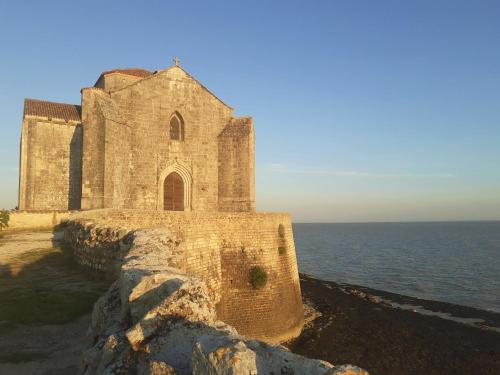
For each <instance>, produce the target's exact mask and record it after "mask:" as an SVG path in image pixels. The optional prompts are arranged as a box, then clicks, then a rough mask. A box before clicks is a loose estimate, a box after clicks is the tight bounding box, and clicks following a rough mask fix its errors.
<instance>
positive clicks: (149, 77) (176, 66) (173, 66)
mask: <svg viewBox="0 0 500 375" xmlns="http://www.w3.org/2000/svg"><path fill="white" fill-rule="evenodd" d="M173 68H179V69H180V70H182V71H183V72H184V73H186V75H187V76H188V77H189V78H191V79H192V80H194V81H195V82H196V83H198V84H199V85H200V86H201V87H202V88H203V89H204V90H205V91H207V92H208V93H209V94H210V95H212V96H213V97H214V98H215V99H217V100H218V101H219V102H221V103H222V104H224V105H225V106H226V107H228V108H230V109H234V108H233V107H231V106H230V105H228V104H226V103H225V102H224V101H223V100H222V99H221V98H219V97H218V96H217V95H215V94H214V93H213V92H212V91H210V90H209V89H208V88H207V87H206V86H205V85H203V84H202V83H201V82H200V81H199V80H198V79H196V78H195V77H194V76H192V75H191V74H189V73H188V72H187V71H186V70H185V69H184V68H182V67H181V66H179V65H172V66H169V67H168V68H165V69H162V70H157V71H155V72H154V73H152V74H151V75H149V76H147V77H144V78H143V79H140V80H138V81H135V82H132V83H131V84H130V85H127V86H123V87H121V88H119V89H118V90H114V91H111V92H110V93H111V94H114V93H115V92H119V91H121V90H124V89H126V88H129V87H131V86H133V85H137V84H139V83H140V82H143V81H144V80H146V79H151V78H153V77H155V76H156V75H157V74H161V73H164V72H167V71H169V70H170V69H173ZM99 78H100V77H99Z"/></svg>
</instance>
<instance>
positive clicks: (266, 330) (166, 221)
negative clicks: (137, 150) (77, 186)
mask: <svg viewBox="0 0 500 375" xmlns="http://www.w3.org/2000/svg"><path fill="white" fill-rule="evenodd" d="M158 227H159V228H165V229H168V231H169V233H170V234H171V236H170V237H169V239H168V241H170V242H169V244H161V243H157V244H156V246H158V247H159V248H160V251H161V247H162V246H167V245H169V246H170V245H172V246H173V247H174V248H175V251H176V254H177V256H176V259H175V264H170V265H169V266H172V265H174V266H175V267H176V268H178V269H180V270H182V271H183V272H186V273H187V274H189V275H193V276H196V277H197V278H199V279H201V280H203V281H204V282H205V284H206V285H207V286H208V292H209V294H210V295H211V298H213V300H214V301H215V303H216V311H217V317H218V319H220V320H223V321H224V322H226V323H227V324H230V325H232V326H234V327H235V328H236V329H237V330H238V332H239V333H240V334H243V335H246V336H250V337H253V338H258V339H261V340H264V341H267V342H271V343H276V342H282V341H285V340H288V339H290V338H293V337H296V336H297V335H298V334H299V333H300V331H301V329H302V325H303V310H302V300H301V292H300V284H299V277H298V269H297V260H296V255H295V246H294V240H293V233H292V226H291V220H290V216H289V215H288V214H281V213H200V212H162V211H143V210H140V211H139V210H93V211H84V212H80V213H78V214H76V215H74V216H72V218H71V219H70V222H69V224H68V227H67V229H66V239H67V241H68V242H70V243H71V245H72V247H73V248H74V254H75V256H76V258H77V260H78V261H79V262H80V263H81V264H82V265H85V266H88V267H91V268H93V269H96V270H100V271H104V272H106V273H107V274H108V275H110V276H111V277H113V278H116V277H118V275H119V273H120V267H121V263H122V260H123V256H124V254H126V253H127V251H128V249H129V248H130V246H131V245H132V243H133V241H134V236H133V234H132V233H133V232H134V231H135V230H138V229H142V228H158ZM255 266H259V267H262V269H264V270H265V272H266V274H267V283H266V285H265V286H264V287H263V288H261V289H255V288H254V287H253V286H252V284H251V282H250V270H251V269H252V267H255Z"/></svg>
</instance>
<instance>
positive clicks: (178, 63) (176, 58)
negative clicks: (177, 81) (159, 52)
mask: <svg viewBox="0 0 500 375" xmlns="http://www.w3.org/2000/svg"><path fill="white" fill-rule="evenodd" d="M174 64H175V66H179V65H180V64H181V61H180V60H179V58H178V57H177V56H176V57H174Z"/></svg>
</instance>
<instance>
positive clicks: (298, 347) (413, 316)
mask: <svg viewBox="0 0 500 375" xmlns="http://www.w3.org/2000/svg"><path fill="white" fill-rule="evenodd" d="M300 279H301V288H302V293H303V297H304V300H305V301H308V303H309V304H312V305H313V307H314V310H316V314H317V315H318V317H317V318H316V319H314V320H313V321H312V322H310V323H309V324H308V326H306V327H305V329H304V330H303V332H302V334H301V335H300V336H299V337H298V338H297V339H294V340H292V341H290V342H288V343H287V344H286V345H287V347H288V348H290V349H291V350H292V351H293V352H294V353H297V354H301V355H305V356H312V357H314V358H318V359H322V360H325V361H329V362H333V363H356V364H357V365H358V366H360V367H362V368H365V369H367V370H368V371H369V372H370V374H372V375H376V374H384V375H387V374H440V375H443V374H474V373H481V374H500V332H498V328H499V327H500V314H497V313H494V312H490V311H483V310H478V309H474V308H471V307H465V306H458V305H453V304H449V303H444V302H437V301H427V300H422V299H418V298H412V297H407V296H401V295H398V294H394V293H389V292H383V291H379V290H374V289H370V288H367V287H359V286H354V285H346V284H337V283H335V282H330V281H324V280H319V279H316V278H314V277H311V276H308V275H304V274H301V275H300Z"/></svg>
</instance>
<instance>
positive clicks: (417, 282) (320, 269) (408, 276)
mask: <svg viewBox="0 0 500 375" xmlns="http://www.w3.org/2000/svg"><path fill="white" fill-rule="evenodd" d="M293 229H294V238H295V247H296V251H297V261H298V266H299V272H303V273H307V274H310V275H312V276H315V277H317V278H321V279H324V280H329V281H335V282H338V283H345V284H352V285H358V286H365V287H369V288H373V289H379V290H384V291H388V292H392V293H398V294H402V295H406V296H411V297H417V298H423V299H428V300H435V301H441V302H449V303H453V304H457V305H464V306H470V307H475V308H479V309H482V310H489V311H493V312H497V313H500V221H491V222H486V221H477V222H418V223H362V224H361V223H346V224H340V223H332V224H329V223H328V224H325V223H318V224H312V223H307V224H306V223H297V224H294V225H293Z"/></svg>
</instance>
